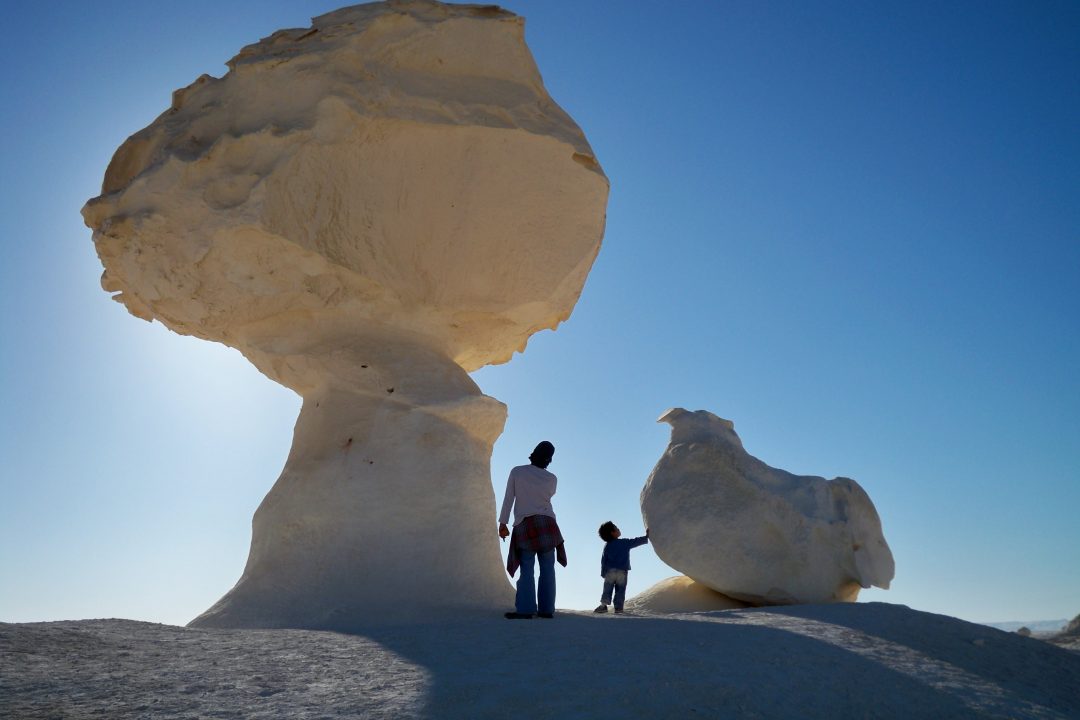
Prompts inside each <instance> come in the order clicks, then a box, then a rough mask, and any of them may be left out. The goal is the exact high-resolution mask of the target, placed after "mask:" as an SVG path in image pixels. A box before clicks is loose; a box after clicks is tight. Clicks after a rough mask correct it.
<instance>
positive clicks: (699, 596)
mask: <svg viewBox="0 0 1080 720" xmlns="http://www.w3.org/2000/svg"><path fill="white" fill-rule="evenodd" d="M650 532H651V531H650ZM749 606H750V603H747V602H743V601H741V600H736V599H735V598H732V597H728V596H727V595H723V594H721V593H718V592H716V591H715V590H713V589H712V588H710V587H708V586H706V585H702V584H701V583H699V582H695V581H693V580H691V579H690V578H688V577H686V576H685V575H677V576H675V577H670V578H667V579H666V580H661V581H660V582H658V583H656V584H655V585H653V586H652V587H650V588H649V589H648V590H645V591H644V592H641V593H638V594H637V595H635V596H634V597H632V598H630V599H629V600H627V601H626V605H625V607H626V609H627V610H629V611H631V612H649V613H687V612H710V611H713V610H736V609H738V608H744V607H749Z"/></svg>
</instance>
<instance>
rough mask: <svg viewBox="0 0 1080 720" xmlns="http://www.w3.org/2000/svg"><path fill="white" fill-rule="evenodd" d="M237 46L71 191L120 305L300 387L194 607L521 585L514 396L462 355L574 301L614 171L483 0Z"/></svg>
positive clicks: (404, 599) (247, 610)
mask: <svg viewBox="0 0 1080 720" xmlns="http://www.w3.org/2000/svg"><path fill="white" fill-rule="evenodd" d="M228 66H229V72H228V73H227V74H226V75H225V76H224V77H222V78H213V77H209V76H203V77H201V78H199V79H198V80H196V81H195V82H194V83H192V84H191V85H190V86H189V87H187V88H184V89H182V90H178V91H176V93H174V95H173V103H172V107H171V108H170V109H168V110H167V111H166V112H164V113H163V114H162V115H161V116H160V117H158V118H157V120H155V121H154V122H153V123H152V124H151V125H150V126H149V127H147V128H146V129H144V130H141V131H139V132H138V133H136V134H135V135H133V136H132V137H131V138H129V139H128V140H127V141H126V142H125V143H124V144H123V145H122V146H121V147H120V149H119V150H118V151H117V152H116V155H115V156H114V158H113V160H112V162H111V163H110V165H109V168H108V170H107V171H106V175H105V181H104V186H103V189H102V195H101V196H100V197H97V198H94V199H92V200H91V201H90V202H88V203H87V205H86V207H85V208H84V210H83V215H84V218H85V220H86V223H87V225H89V226H90V227H91V228H92V229H93V230H94V242H95V245H96V248H97V251H98V255H99V257H100V258H101V261H102V264H103V265H104V266H105V273H104V275H103V277H102V286H103V287H104V289H105V290H107V291H109V292H112V293H116V295H115V298H116V299H117V300H118V301H120V302H121V303H123V304H124V305H125V306H126V307H127V309H128V310H129V311H130V312H131V313H132V314H134V315H136V316H138V317H141V318H144V319H147V320H150V319H154V320H158V321H160V322H162V323H164V324H165V325H166V326H168V327H169V328H170V329H172V330H174V331H176V332H178V333H182V334H187V335H193V336H196V337H200V338H205V339H209V340H215V341H218V342H222V343H225V344H227V345H230V346H232V347H235V348H237V349H238V350H240V351H241V352H242V353H243V354H244V355H245V357H247V358H248V359H249V360H250V361H251V362H252V363H254V364H255V365H256V366H257V367H258V368H259V369H260V370H261V371H262V372H263V373H265V374H266V375H267V376H269V377H270V378H272V379H273V380H275V381H277V382H279V383H282V384H283V385H286V386H287V387H290V388H292V389H293V390H295V391H296V392H297V393H299V394H300V395H302V396H303V398H304V404H303V409H302V411H301V415H300V418H299V420H298V421H297V425H296V432H295V437H294V444H293V448H292V452H291V453H290V456H289V459H288V461H287V463H286V466H285V469H284V471H283V473H282V475H281V477H280V479H279V480H278V482H277V484H276V485H275V486H274V488H273V489H272V490H271V492H270V493H269V494H268V495H267V497H266V499H265V500H264V502H263V504H262V505H261V506H260V508H259V510H258V511H257V513H256V515H255V519H254V522H253V538H252V548H251V554H250V557H249V560H248V565H247V569H246V570H245V572H244V575H243V577H242V578H241V580H240V582H239V583H238V584H237V586H236V587H235V588H234V589H233V590H232V591H231V592H230V593H229V594H228V595H227V596H226V597H225V598H223V599H222V601H221V602H219V603H218V604H217V605H216V606H214V608H212V609H211V610H210V611H208V612H207V613H206V614H204V615H203V616H201V617H200V618H199V619H198V623H199V624H203V625H220V626H248V625H262V626H281V625H288V626H299V627H334V626H339V625H341V624H343V623H346V624H347V618H349V617H355V616H356V615H358V614H365V613H367V614H370V613H389V614H402V613H404V614H406V615H408V614H409V613H414V612H421V611H422V610H423V608H424V607H429V606H433V605H438V606H445V605H446V604H447V603H450V604H454V603H461V604H465V605H483V606H489V605H502V604H506V603H509V602H510V591H509V586H508V583H507V581H506V577H505V575H504V573H503V570H502V566H501V561H500V559H499V548H498V541H497V539H496V537H495V535H494V533H493V532H492V523H493V519H494V514H495V513H494V510H495V508H494V495H493V493H492V490H491V486H490V478H489V462H490V456H491V447H492V443H493V442H494V441H495V439H496V438H497V437H498V435H499V434H500V433H501V431H502V427H503V423H504V422H505V414H506V410H505V407H504V406H503V405H502V404H501V403H500V402H498V401H497V400H494V399H492V398H490V397H487V396H485V395H483V394H482V393H481V392H480V390H479V388H477V387H476V385H475V384H474V383H473V381H472V380H471V379H470V378H469V376H468V375H467V371H470V370H474V369H476V368H479V367H481V366H483V365H485V364H488V363H499V362H504V361H506V360H507V359H509V358H510V357H511V355H512V354H513V353H514V352H515V351H520V350H522V349H524V347H525V344H526V342H527V340H528V338H529V336H530V335H531V334H533V333H535V332H537V331H539V330H542V329H545V328H554V327H556V326H557V325H558V324H559V323H560V322H561V321H562V320H564V319H565V318H566V317H568V316H569V314H570V312H571V310H572V309H573V306H574V304H575V302H576V301H577V298H578V295H579V294H580V292H581V289H582V286H583V283H584V281H585V277H586V275H587V274H588V272H589V269H590V267H591V265H592V262H593V260H594V258H595V257H596V254H597V252H598V250H599V247H600V240H601V237H602V235H603V227H604V216H605V207H606V200H607V191H608V183H607V179H606V178H605V176H604V174H603V172H602V170H601V169H600V166H599V165H598V163H597V162H596V159H595V158H594V157H593V154H592V150H591V149H590V147H589V144H588V142H587V141H586V140H585V137H584V135H583V134H582V132H581V130H580V129H579V128H578V127H577V125H576V124H575V123H574V122H573V120H572V119H571V118H570V117H569V116H568V115H567V114H566V113H565V112H564V111H563V110H562V109H561V108H559V106H558V105H556V104H555V102H554V101H553V100H552V99H551V98H550V96H549V95H548V93H547V91H546V90H545V89H544V86H543V83H542V81H541V78H540V75H539V72H538V71H537V68H536V65H535V63H534V61H533V59H532V56H531V54H530V53H529V50H528V48H527V47H526V45H525V42H524V28H523V21H522V19H521V18H519V17H517V16H515V15H513V14H511V13H509V12H505V11H503V10H500V9H498V8H495V7H492V6H472V5H443V4H440V3H437V2H429V1H427V0H413V1H410V2H404V1H399V2H388V3H373V4H367V5H357V6H353V7H347V8H343V9H341V10H338V11H335V12H332V13H329V14H326V15H323V16H321V17H317V18H315V19H314V20H313V24H312V26H311V27H310V28H303V29H293V30H281V31H279V32H276V33H274V34H273V35H271V36H270V37H268V38H265V39H263V40H261V41H260V42H258V43H255V44H253V45H250V46H248V47H245V48H244V49H243V50H241V51H240V53H239V54H238V55H237V56H236V57H234V58H233V59H232V60H230V61H229V63H228ZM445 548H453V549H454V551H453V552H452V553H447V552H444V550H445ZM433 557H438V558H439V561H438V562H434V563H433V562H430V559H431V558H433Z"/></svg>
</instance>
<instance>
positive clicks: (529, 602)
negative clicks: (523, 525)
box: [514, 548, 555, 615]
mask: <svg viewBox="0 0 1080 720" xmlns="http://www.w3.org/2000/svg"><path fill="white" fill-rule="evenodd" d="M518 557H519V558H520V559H521V568H520V569H519V570H518V581H517V598H516V599H515V601H514V604H515V605H516V609H517V611H518V612H519V613H525V614H526V615H534V614H535V613H536V612H537V611H538V610H539V612H541V613H544V614H546V615H553V614H554V613H555V551H554V550H548V551H547V552H543V553H539V555H538V554H537V553H535V552H533V551H532V550H525V549H523V548H518ZM537 559H539V560H540V584H539V586H538V585H537V584H536V583H535V581H534V580H533V572H534V570H535V566H536V561H537Z"/></svg>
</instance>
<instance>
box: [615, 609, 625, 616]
mask: <svg viewBox="0 0 1080 720" xmlns="http://www.w3.org/2000/svg"><path fill="white" fill-rule="evenodd" d="M615 614H616V615H622V614H623V611H622V608H615Z"/></svg>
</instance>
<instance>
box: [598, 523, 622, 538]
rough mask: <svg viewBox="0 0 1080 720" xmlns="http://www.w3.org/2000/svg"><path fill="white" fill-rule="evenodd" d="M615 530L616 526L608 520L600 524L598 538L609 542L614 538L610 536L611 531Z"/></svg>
mask: <svg viewBox="0 0 1080 720" xmlns="http://www.w3.org/2000/svg"><path fill="white" fill-rule="evenodd" d="M615 530H618V528H617V527H615V523H613V522H611V521H610V520H608V521H607V522H606V523H604V524H603V525H601V526H600V539H601V540H603V541H604V542H611V541H612V540H614V539H615V538H613V537H612V536H611V533H613V532H614V531H615Z"/></svg>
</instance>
